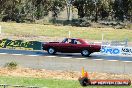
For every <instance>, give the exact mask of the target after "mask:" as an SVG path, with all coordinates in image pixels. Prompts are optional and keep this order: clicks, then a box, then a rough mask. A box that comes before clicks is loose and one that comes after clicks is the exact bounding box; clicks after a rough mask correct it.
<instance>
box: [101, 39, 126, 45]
mask: <svg viewBox="0 0 132 88" xmlns="http://www.w3.org/2000/svg"><path fill="white" fill-rule="evenodd" d="M102 45H105V46H127V45H128V44H127V40H124V41H104V42H102Z"/></svg>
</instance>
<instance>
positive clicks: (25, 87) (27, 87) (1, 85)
mask: <svg viewBox="0 0 132 88" xmlns="http://www.w3.org/2000/svg"><path fill="white" fill-rule="evenodd" d="M0 87H3V88H8V87H11V88H40V87H37V86H23V85H8V84H0ZM43 88H47V87H43Z"/></svg>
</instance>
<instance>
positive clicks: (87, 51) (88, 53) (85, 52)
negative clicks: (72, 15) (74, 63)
mask: <svg viewBox="0 0 132 88" xmlns="http://www.w3.org/2000/svg"><path fill="white" fill-rule="evenodd" d="M81 54H82V56H85V57H88V56H89V55H90V54H91V52H90V51H89V50H86V49H84V50H82V52H81Z"/></svg>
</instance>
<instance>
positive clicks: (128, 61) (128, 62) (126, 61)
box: [122, 61, 132, 63]
mask: <svg viewBox="0 0 132 88" xmlns="http://www.w3.org/2000/svg"><path fill="white" fill-rule="evenodd" d="M122 62H126V63H132V61H122Z"/></svg>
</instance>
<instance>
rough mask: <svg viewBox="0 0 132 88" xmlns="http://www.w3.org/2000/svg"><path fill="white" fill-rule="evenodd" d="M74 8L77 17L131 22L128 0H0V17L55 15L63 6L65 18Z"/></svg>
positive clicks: (130, 1) (19, 18)
mask: <svg viewBox="0 0 132 88" xmlns="http://www.w3.org/2000/svg"><path fill="white" fill-rule="evenodd" d="M74 9H77V13H78V14H77V15H78V19H83V18H87V19H88V20H91V21H94V22H98V21H99V20H110V21H113V20H114V21H121V22H124V21H130V22H132V0H0V18H1V20H2V21H9V20H11V21H16V22H24V21H25V20H28V21H30V22H34V21H35V20H40V19H44V17H45V16H47V15H49V12H51V13H52V17H53V18H54V19H57V17H58V15H59V14H60V13H61V12H62V11H64V10H66V11H67V14H66V15H67V20H70V21H72V20H74V19H73V18H72V17H71V16H72V14H73V13H74Z"/></svg>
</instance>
